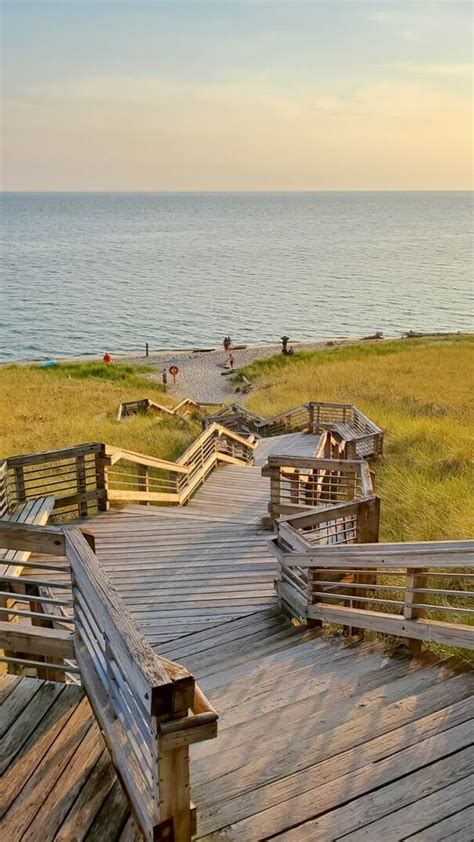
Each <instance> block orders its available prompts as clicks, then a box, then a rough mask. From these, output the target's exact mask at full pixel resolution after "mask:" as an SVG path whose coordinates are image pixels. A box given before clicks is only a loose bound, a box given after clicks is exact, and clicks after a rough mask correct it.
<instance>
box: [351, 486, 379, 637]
mask: <svg viewBox="0 0 474 842" xmlns="http://www.w3.org/2000/svg"><path fill="white" fill-rule="evenodd" d="M379 529H380V498H379V497H373V498H371V499H370V500H361V501H360V503H359V505H358V511H357V539H356V543H357V544H377V543H378V540H379ZM354 582H355V583H356V584H361V585H376V584H377V573H356V574H355V576H354ZM370 593H371V590H370V589H369V590H365V589H364V588H361V589H360V590H359V589H358V594H357V595H358V596H365V597H367V601H370ZM359 605H360V606H361V608H367V602H361V603H359ZM359 633H362V635H363V630H360V629H359Z"/></svg>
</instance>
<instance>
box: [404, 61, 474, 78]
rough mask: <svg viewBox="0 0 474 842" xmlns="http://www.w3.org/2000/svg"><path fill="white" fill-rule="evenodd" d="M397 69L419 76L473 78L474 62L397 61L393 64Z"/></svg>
mask: <svg viewBox="0 0 474 842" xmlns="http://www.w3.org/2000/svg"><path fill="white" fill-rule="evenodd" d="M391 66H392V67H396V68H397V70H401V71H402V72H404V73H410V74H413V75H417V76H440V77H441V76H446V77H450V78H458V79H472V78H473V76H474V64H469V63H468V62H466V63H464V64H418V63H416V62H397V63H396V64H392V65H391Z"/></svg>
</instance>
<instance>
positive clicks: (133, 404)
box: [116, 398, 221, 421]
mask: <svg viewBox="0 0 474 842" xmlns="http://www.w3.org/2000/svg"><path fill="white" fill-rule="evenodd" d="M217 406H221V404H218V403H205V402H202V401H201V402H198V401H194V400H193V399H192V398H183V400H181V401H180V402H179V403H178V404H176V406H174V407H169V406H164V405H163V404H161V403H157V402H156V401H153V400H151V399H150V398H141V399H140V400H135V401H123V402H122V403H119V405H118V408H117V415H116V420H117V421H121V420H122V418H124V417H128V416H130V415H137V414H138V413H140V412H146V411H147V410H148V409H152V410H153V411H154V412H157V413H163V414H164V415H171V416H179V417H180V418H182V419H183V420H187V419H186V416H187V415H188V414H189V413H188V412H186V410H187V409H190V410H191V411H192V409H193V408H194V410H196V411H197V410H201V409H206V408H211V407H217Z"/></svg>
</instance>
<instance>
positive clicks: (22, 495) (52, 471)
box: [6, 442, 108, 519]
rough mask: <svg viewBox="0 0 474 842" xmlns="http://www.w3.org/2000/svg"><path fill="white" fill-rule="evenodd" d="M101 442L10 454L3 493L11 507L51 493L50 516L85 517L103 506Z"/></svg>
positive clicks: (105, 460) (104, 461) (103, 448)
mask: <svg viewBox="0 0 474 842" xmlns="http://www.w3.org/2000/svg"><path fill="white" fill-rule="evenodd" d="M107 465H108V457H107V455H106V446H105V444H100V443H97V442H95V443H92V444H82V445H76V446H75V447H66V448H63V449H61V450H49V451H45V452H42V453H29V454H24V455H22V456H10V457H8V459H7V460H6V493H7V500H8V509H9V511H11V510H12V509H14V508H15V507H16V506H18V505H19V504H20V503H23V502H24V501H25V500H28V499H31V498H37V497H46V496H48V497H54V498H55V510H54V514H53V519H58V518H67V517H69V518H70V517H86V516H87V515H90V514H93V513H94V512H96V511H97V510H99V511H100V510H104V509H106V508H107V494H106V471H107Z"/></svg>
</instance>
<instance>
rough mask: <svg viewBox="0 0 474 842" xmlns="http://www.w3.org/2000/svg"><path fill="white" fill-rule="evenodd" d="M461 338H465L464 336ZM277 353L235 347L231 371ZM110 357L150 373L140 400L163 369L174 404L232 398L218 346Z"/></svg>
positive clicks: (348, 340) (270, 346) (344, 340)
mask: <svg viewBox="0 0 474 842" xmlns="http://www.w3.org/2000/svg"><path fill="white" fill-rule="evenodd" d="M460 335H463V332H461V331H458V332H457V333H455V332H451V333H449V332H446V333H439V332H438V333H433V334H424V336H426V338H430V337H432V338H436V337H447V338H449V337H450V336H460ZM465 335H469V334H467V333H466V334H465ZM395 338H396V337H388V336H387V337H385V338H383V339H375V338H372V339H369V338H368V337H362V336H344V337H330V338H326V339H313V340H309V339H308V340H305V339H300V340H290V345H292V346H293V347H294V348H295V351H318V350H324V349H326V348H333V347H341V346H347V345H354V344H358V343H360V342H363V341H367V342H390V341H393V339H395ZM280 353H281V342H279V343H267V344H262V343H260V344H255V345H247V346H245V347H241V348H240V349H239V347H238V346H237V347H235V348H234V350H233V356H234V361H235V363H234V371H238V370H239V369H240V368H243V367H244V366H246V365H249V364H251V363H252V362H254V361H255V360H258V359H266V358H268V357H272V356H274V355H275V354H280ZM111 356H112V365H113V362H114V361H115V362H117V363H125V364H126V363H129V364H131V365H146V366H148V367H149V368H150V369H151V371H150V372H147V373H146V374H144V375H143V380H144V388H143V392H144V394H143V397H147V395H146V381H147V380H148V381H151V382H155V383H156V382H158V383H162V376H163V369H166V371H167V377H168V383H167V389H166V392H167V394H168V395H170V396H174V397H175V398H176V400H180V399H181V398H185V397H187V398H192V399H193V400H196V401H202V402H210V403H224V402H226V401H229V400H230V399H231V398H232V397H233V396H234V395H235V394H236V387H235V384H233V383H232V382H231V381H230V377H229V376H225V375H229V374H230V371H231V369H230V367H229V364H228V354H227V353H226V352H225V351H224V348H223V347H222V346H221V347H217V348H216V349H213V350H210V349H204V348H196V347H193V348H187V349H183V348H180V349H160V350H156V351H150V352H149V355H148V357H147V356H146V355H145V350H144V349H143V350H141V351H140V350H138V351H128V352H122V353H113V354H111ZM56 361H57V362H58V363H59V364H60V363H61V362H62V363H69V362H101V361H102V356H101V355H97V354H87V355H81V356H77V357H62V358H60V357H58V358H57V360H56ZM41 362H44V360H17V361H14V360H12V361H4V362H0V366H2V367H5V366H10V365H18V366H28V365H33V366H37V367H38V368H40V367H41ZM170 366H176V367H177V368H178V375H177V378H176V383H173V378H172V377H171V376H170V374H169V368H170ZM223 375H224V376H223Z"/></svg>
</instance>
